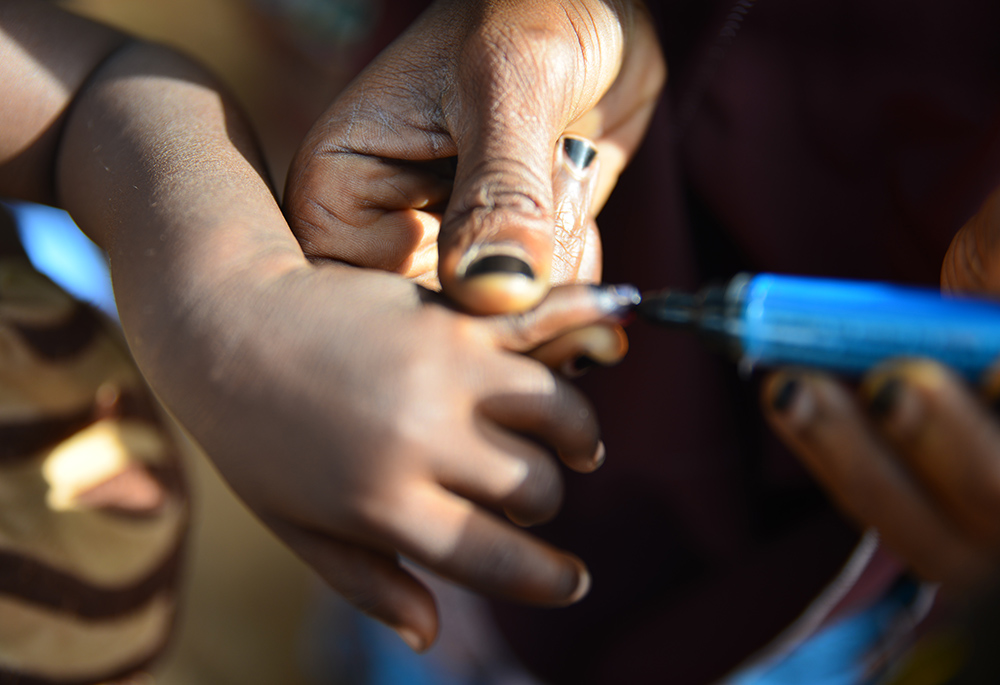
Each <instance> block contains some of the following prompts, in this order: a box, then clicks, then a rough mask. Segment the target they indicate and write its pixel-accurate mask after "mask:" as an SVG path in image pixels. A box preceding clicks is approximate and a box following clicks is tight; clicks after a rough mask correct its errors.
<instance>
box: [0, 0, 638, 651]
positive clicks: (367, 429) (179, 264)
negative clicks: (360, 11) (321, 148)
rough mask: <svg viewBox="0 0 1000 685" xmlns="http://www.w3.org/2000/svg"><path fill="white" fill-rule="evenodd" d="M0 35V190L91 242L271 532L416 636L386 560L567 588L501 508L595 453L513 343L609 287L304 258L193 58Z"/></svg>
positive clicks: (42, 24)
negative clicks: (52, 211) (519, 282)
mask: <svg viewBox="0 0 1000 685" xmlns="http://www.w3.org/2000/svg"><path fill="white" fill-rule="evenodd" d="M0 28H2V30H3V33H2V34H0V57H2V59H0V76H2V78H0V82H2V83H5V84H15V86H16V88H17V95H18V97H5V98H0V115H2V119H3V121H4V122H5V126H4V127H2V131H0V194H3V195H8V196H16V197H22V198H26V199H35V200H42V201H47V202H51V203H55V204H58V205H59V206H62V207H64V208H66V209H68V210H69V211H70V212H71V214H72V215H73V217H74V219H75V220H76V221H77V222H78V223H79V225H80V226H81V227H82V228H83V229H84V230H85V231H86V232H87V233H88V235H90V236H91V237H92V238H93V239H94V240H95V241H96V242H97V243H98V244H100V245H101V246H102V247H104V248H105V249H106V250H107V252H108V255H109V257H110V261H111V270H112V277H113V280H114V285H115V291H116V296H117V298H118V304H119V309H120V314H121V320H122V323H123V326H124V328H125V333H126V336H127V338H128V341H129V344H130V347H131V349H132V351H133V354H134V355H135V357H136V359H137V361H138V363H139V365H140V367H141V369H142V370H143V373H144V374H145V376H146V377H147V379H148V380H149V382H150V384H151V386H152V387H153V389H154V390H155V392H156V393H157V395H158V396H159V397H160V399H161V400H162V401H163V402H164V404H165V405H166V406H167V408H168V409H169V410H170V411H171V413H172V414H173V415H174V416H175V417H176V418H177V419H178V420H179V421H180V423H181V424H182V425H183V426H184V427H185V428H186V429H187V430H188V431H189V432H190V433H191V435H192V436H193V437H194V438H195V439H196V440H197V441H198V442H199V443H200V444H201V446H202V447H204V449H205V450H206V452H207V453H208V454H209V456H210V457H211V458H212V459H213V461H214V462H215V464H216V465H217V466H218V468H219V470H220V471H221V472H222V473H223V475H224V476H225V477H226V478H227V480H228V481H229V482H230V484H231V485H232V486H233V488H234V489H235V490H236V492H237V493H238V494H239V495H240V496H241V497H242V498H243V499H244V501H245V502H246V503H247V504H248V505H249V506H250V507H251V508H252V509H253V510H254V511H255V512H256V514H257V515H258V516H259V517H260V518H261V519H262V520H263V521H264V522H265V523H266V524H267V525H269V526H270V527H271V528H272V529H273V530H274V531H275V532H276V533H277V534H278V535H279V537H281V538H282V539H283V540H284V541H285V542H287V543H288V544H289V545H290V546H291V547H292V548H293V549H294V550H295V551H296V552H298V553H299V554H300V555H301V556H302V557H303V558H304V559H306V560H307V561H308V562H309V563H310V564H312V565H313V567H314V568H316V570H317V571H318V572H319V573H320V575H322V577H323V578H324V579H325V580H326V581H327V582H329V583H330V585H331V586H333V587H334V588H335V589H337V590H338V591H340V592H341V593H342V594H343V595H344V596H345V597H347V599H348V600H350V601H351V602H353V603H354V604H355V605H357V606H358V607H359V608H361V609H362V610H365V611H367V612H369V613H370V614H372V615H373V616H375V617H377V618H379V619H381V620H383V621H385V622H386V623H387V624H388V625H390V626H392V627H393V628H395V629H396V630H397V631H398V632H399V634H400V635H401V637H402V638H403V639H404V640H405V641H406V642H407V643H408V644H410V645H411V646H412V647H413V648H414V649H418V650H420V649H424V648H426V647H428V646H429V645H430V644H431V643H432V642H433V641H434V638H435V635H436V633H437V613H436V609H435V607H434V599H433V597H432V596H431V594H430V593H429V592H428V591H427V590H426V589H425V588H424V586H423V585H422V584H420V583H419V582H418V581H417V580H416V579H415V578H414V577H413V576H412V575H411V574H410V573H409V572H408V571H406V570H405V569H404V568H403V567H401V566H400V564H399V559H400V557H401V556H405V557H407V558H409V559H412V560H414V561H415V562H417V563H419V564H420V565H421V566H423V567H425V568H427V569H429V570H431V571H433V572H436V573H439V574H441V575H443V576H445V577H447V578H449V579H451V580H454V581H456V582H458V583H461V584H464V585H466V586H468V587H470V588H472V589H475V590H477V591H480V592H485V593H489V594H494V595H498V596H502V597H507V598H510V599H514V600H520V601H525V602H532V603H537V604H542V605H563V604H567V603H570V602H573V601H576V600H577V599H579V598H580V597H581V596H583V594H585V593H586V590H587V587H588V583H589V577H588V575H587V572H586V569H585V567H584V566H583V564H582V563H581V562H580V561H579V560H578V559H576V558H575V557H574V556H572V555H571V554H570V553H567V552H565V551H562V550H558V549H555V548H553V547H551V546H549V545H547V544H545V543H543V542H541V541H539V540H538V539H536V538H535V537H534V536H532V535H530V534H529V533H528V532H527V531H525V530H524V529H523V528H521V527H520V526H518V525H515V524H513V523H512V522H511V520H514V521H517V522H519V523H522V524H523V523H532V522H537V521H542V520H545V519H547V518H549V517H551V516H552V515H553V514H554V513H555V511H556V510H557V509H558V507H559V502H560V497H561V488H562V486H561V476H560V475H559V469H558V465H557V461H556V458H555V456H554V455H558V456H559V457H561V458H562V460H563V461H564V462H565V463H566V464H568V465H569V466H570V467H571V468H574V469H577V470H580V471H589V470H593V469H594V468H596V467H597V466H598V465H599V463H600V461H601V459H602V458H603V450H602V448H601V445H600V440H599V430H598V426H597V422H596V417H595V416H594V412H593V410H592V409H591V407H590V405H589V403H588V402H587V400H586V399H585V398H584V397H583V396H582V395H581V394H580V393H579V392H578V391H577V390H576V389H575V388H574V387H573V386H572V385H570V384H569V383H568V382H567V381H565V380H564V379H563V378H562V377H560V376H559V375H557V374H555V373H553V372H552V371H551V370H550V369H549V368H548V367H546V366H545V365H544V364H542V363H540V362H538V361H535V360H533V359H530V358H528V357H526V356H524V355H523V354H521V353H523V352H528V351H531V350H535V349H537V348H540V347H542V346H543V344H544V343H546V342H547V341H554V340H558V339H560V338H562V337H564V336H565V334H567V333H569V332H572V331H574V330H577V329H581V328H586V327H588V326H593V325H597V324H600V325H603V326H605V327H608V326H612V325H614V323H615V322H617V321H618V320H619V319H618V317H619V316H620V315H621V314H622V311H623V309H624V307H623V305H627V304H628V303H629V302H630V297H629V295H628V293H627V292H624V293H622V292H618V291H615V290H613V289H610V290H609V289H601V288H593V287H590V286H586V285H578V286H571V287H566V288H560V289H558V290H555V291H553V292H552V293H551V295H549V296H547V297H546V298H545V300H544V301H543V302H542V303H541V304H540V305H539V306H538V307H537V308H534V309H532V310H531V311H530V312H527V313H524V314H517V315H497V316H486V317H470V316H468V315H465V314H461V313H459V312H457V311H456V310H455V309H454V308H452V307H451V306H449V305H448V304H447V303H446V302H445V301H444V300H443V299H442V298H441V297H440V296H438V295H435V294H434V293H431V292H429V291H427V290H425V289H423V288H421V287H419V286H417V285H415V284H414V283H412V282H410V281H408V280H406V279H404V278H402V277H401V276H399V275H393V274H386V273H379V272H374V271H370V270H364V269H358V268H355V267H350V266H345V265H342V264H333V263H324V264H321V265H315V264H312V263H310V262H309V261H308V260H307V259H306V257H305V255H303V253H302V250H301V249H300V247H299V244H298V242H297V241H296V240H295V238H294V236H293V235H292V233H291V231H290V230H289V228H288V225H287V224H286V222H285V219H284V217H283V215H282V213H281V210H280V208H279V207H278V204H277V202H276V200H275V196H274V193H273V192H272V189H271V187H270V186H269V184H268V182H267V179H266V175H265V173H264V171H263V164H262V162H261V158H260V155H259V153H258V151H257V149H256V147H255V144H254V142H253V136H252V135H251V133H250V131H249V129H248V128H247V126H246V124H245V123H244V120H243V118H242V115H241V114H240V112H239V109H238V108H237V107H236V106H235V105H234V103H233V102H232V101H231V100H230V98H229V97H228V96H227V95H226V94H225V92H224V91H223V89H221V88H219V86H218V84H216V83H215V82H214V81H213V80H212V79H211V78H210V77H209V76H208V75H206V74H205V73H204V71H203V70H201V69H200V68H199V67H197V66H196V65H194V64H192V63H191V62H189V61H188V60H186V59H184V58H182V57H180V56H178V55H176V54H174V53H172V52H170V51H168V50H165V49H162V48H159V47H156V46H150V45H144V44H141V43H135V42H130V41H129V40H128V39H127V38H126V37H125V36H122V35H120V34H118V33H116V32H114V31H110V30H108V29H105V28H103V27H99V26H96V25H94V24H91V23H89V22H86V21H83V20H81V19H78V18H75V17H72V16H70V15H67V14H64V13H62V12H60V11H58V10H57V9H55V8H54V7H52V6H51V5H49V4H48V3H38V2H34V1H33V0H23V1H22V0H11V1H9V2H6V3H4V4H3V5H0ZM71 103H72V108H71V109H70V108H69V106H70V104H71ZM442 435H447V436H448V440H441V436H442ZM508 517H509V518H508Z"/></svg>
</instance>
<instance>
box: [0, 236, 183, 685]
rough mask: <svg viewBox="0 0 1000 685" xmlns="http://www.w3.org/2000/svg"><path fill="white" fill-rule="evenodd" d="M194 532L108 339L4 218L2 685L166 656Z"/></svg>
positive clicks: (155, 421) (151, 416) (80, 677)
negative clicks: (186, 547)
mask: <svg viewBox="0 0 1000 685" xmlns="http://www.w3.org/2000/svg"><path fill="white" fill-rule="evenodd" d="M187 519H188V505H187V495H186V491H185V487H184V483H183V480H182V477H181V471H180V464H179V461H178V450H177V448H176V446H175V443H174V442H173V440H172V438H171V436H170V434H169V433H168V431H167V430H166V428H165V424H164V423H163V422H162V420H161V418H160V415H159V414H158V410H157V407H156V405H155V404H154V402H153V400H152V398H151V396H150V394H149V393H148V391H147V390H146V388H145V386H144V384H143V381H142V379H141V376H140V375H139V373H138V371H137V370H136V368H135V366H134V365H133V363H132V361H131V358H130V357H129V354H128V352H127V351H126V347H125V345H124V341H123V340H121V338H120V335H119V333H118V331H117V329H116V328H114V327H113V326H112V325H110V324H108V323H107V322H105V320H104V319H103V318H102V317H101V316H100V315H99V314H97V313H96V312H95V311H94V310H92V309H90V308H89V307H86V306H84V305H81V304H80V303H79V302H77V301H75V300H74V299H73V298H71V297H70V296H69V295H67V294H66V293H65V292H63V291H62V290H61V289H60V288H59V287H58V286H56V285H55V284H54V283H52V282H51V281H50V280H48V279H47V278H46V277H44V276H42V275H41V274H39V273H38V272H37V271H35V270H34V269H33V268H32V266H31V264H30V262H29V261H28V259H27V257H26V255H25V254H24V252H23V251H22V250H21V247H20V245H19V243H18V242H17V239H16V233H15V232H14V229H13V226H12V225H11V224H10V222H9V221H8V220H7V219H6V217H5V216H0V683H17V684H18V685H48V684H50V683H51V684H69V683H73V684H78V685H85V684H90V683H103V682H108V681H111V680H115V679H120V678H126V677H128V676H130V675H132V674H134V673H136V672H137V671H138V670H139V669H141V668H142V667H143V666H144V665H145V664H147V663H148V662H149V661H150V660H151V659H152V658H153V657H154V656H155V655H156V654H157V653H158V652H160V651H161V650H162V648H163V646H164V644H165V642H166V640H167V637H168V633H169V631H170V628H171V625H172V622H173V617H174V612H175V606H176V601H177V596H176V595H177V577H178V572H179V568H180V562H181V553H182V543H183V539H184V531H185V529H186V524H187Z"/></svg>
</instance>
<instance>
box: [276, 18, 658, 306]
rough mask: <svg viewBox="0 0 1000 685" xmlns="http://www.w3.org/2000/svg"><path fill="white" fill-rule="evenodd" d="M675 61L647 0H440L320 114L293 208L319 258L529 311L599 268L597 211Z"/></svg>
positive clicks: (595, 276)
mask: <svg viewBox="0 0 1000 685" xmlns="http://www.w3.org/2000/svg"><path fill="white" fill-rule="evenodd" d="M665 73H666V70H665V64H664V61H663V57H662V54H661V53H660V50H659V46H658V43H657V40H656V37H655V34H654V32H653V29H652V27H651V25H650V22H649V21H648V18H647V17H646V15H645V13H644V10H643V8H642V7H641V6H639V5H638V4H637V3H636V2H635V1H634V0H530V1H529V2H519V3H500V2H495V1H490V0H476V1H469V0H439V1H438V2H436V3H435V4H434V5H433V6H432V7H431V8H430V9H429V10H428V11H427V12H426V13H425V14H424V15H422V16H421V18H420V19H418V20H417V22H415V24H414V25H413V26H412V27H411V28H410V29H409V30H408V31H407V32H406V33H405V34H404V35H403V36H402V37H400V38H399V39H398V40H397V41H396V42H395V43H394V44H393V45H392V46H390V47H389V48H388V49H387V50H386V51H385V52H383V54H382V55H380V56H379V58H378V59H377V60H375V61H374V62H373V63H372V64H371V65H370V66H369V68H368V69H366V70H365V71H364V72H363V73H362V74H361V75H360V76H359V77H358V78H357V79H356V80H355V82H354V83H353V84H352V85H351V86H349V87H348V89H347V90H346V91H345V93H344V94H343V95H342V96H341V97H340V98H339V99H338V100H337V101H336V102H335V103H334V104H333V106H332V107H331V108H330V109H329V110H328V111H327V112H326V114H325V115H324V116H323V117H322V118H321V119H320V121H319V122H317V124H316V125H315V126H314V128H313V130H312V132H311V133H310V134H309V136H308V137H307V139H306V140H305V142H304V144H303V146H302V148H301V149H300V151H299V154H298V155H297V157H296V159H295V161H294V163H293V165H292V169H291V171H290V174H289V177H288V178H289V180H288V184H287V189H286V196H285V210H286V215H287V217H288V219H289V222H290V224H291V226H292V227H293V230H294V231H295V233H296V235H297V237H298V239H299V241H300V243H301V245H302V247H303V249H304V251H305V252H306V254H307V255H308V256H310V257H312V258H327V259H335V260H339V261H343V262H347V263H350V264H354V265H357V266H365V267H374V268H379V269H384V270H390V271H395V272H397V273H400V274H404V275H406V276H408V277H411V278H416V279H417V280H418V281H419V282H420V283H422V284H424V285H427V286H428V287H431V288H437V287H438V283H440V287H441V288H442V289H443V290H444V292H445V294H446V295H448V296H449V298H451V299H452V301H454V302H457V303H459V304H460V305H461V306H462V307H463V308H465V309H466V310H467V311H470V312H475V313H499V312H510V311H523V310H527V309H529V308H530V307H532V306H534V305H535V304H536V303H537V302H538V301H540V300H541V299H542V298H543V297H544V295H545V293H546V292H547V291H548V288H549V286H550V283H566V282H571V281H577V280H580V281H588V282H596V281H598V280H599V279H600V243H599V237H598V233H597V230H596V225H595V223H594V220H593V217H594V216H595V215H596V213H597V211H598V210H599V209H600V207H601V206H602V205H603V203H604V201H605V200H606V198H607V196H608V194H609V193H610V192H611V189H612V188H613V186H614V184H615V182H616V180H617V177H618V174H619V173H620V172H621V170H622V168H623V167H624V165H625V163H626V162H627V160H628V158H629V156H630V155H631V154H632V152H633V151H634V149H635V148H636V146H637V145H638V143H639V140H640V138H641V137H642V135H643V133H644V131H645V128H646V126H647V124H648V121H649V118H650V116H651V114H652V110H653V107H654V105H655V102H656V97H657V95H658V93H659V90H660V88H661V87H662V84H663V81H664V78H665ZM566 134H569V135H568V136H567V135H566ZM581 136H582V137H583V138H581ZM588 138H589V139H593V141H594V145H595V146H596V156H595V155H594V150H593V148H591V146H590V145H589V143H588V142H587V140H586V139H588ZM456 157H457V166H455V159H454V158H456Z"/></svg>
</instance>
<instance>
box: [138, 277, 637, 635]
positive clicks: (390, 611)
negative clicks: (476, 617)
mask: <svg viewBox="0 0 1000 685" xmlns="http://www.w3.org/2000/svg"><path fill="white" fill-rule="evenodd" d="M633 295H634V291H632V290H630V289H624V290H615V289H608V288H601V289H598V288H594V287H591V286H582V285H581V286H567V287H565V288H557V289H556V290H554V291H553V292H552V293H551V295H550V296H549V297H548V298H547V299H546V300H545V301H544V302H543V303H542V304H541V305H540V306H539V307H538V308H537V309H536V310H533V311H531V312H528V313H525V314H520V315H512V316H496V317H469V316H466V315H463V314H458V313H456V312H454V311H453V310H451V309H450V308H448V307H447V306H443V305H442V304H440V303H439V302H438V301H437V300H438V297H439V296H437V295H434V294H431V293H428V292H427V291H424V290H423V289H421V288H419V287H418V286H415V285H412V284H411V283H409V282H407V281H405V280H403V279H401V278H400V277H398V276H396V275H390V274H381V273H377V272H371V271H364V270H359V269H355V268H351V267H339V266H326V267H320V268H315V267H303V268H300V269H296V270H294V271H291V272H289V273H287V274H285V275H283V276H281V277H280V278H276V279H268V283H267V284H266V287H265V286H263V285H257V286H255V285H250V286H249V287H248V288H246V289H243V288H241V289H239V294H238V295H235V296H234V297H232V299H231V300H230V301H229V302H228V303H227V304H226V308H227V310H228V311H230V312H232V314H231V315H230V317H231V320H232V327H231V328H230V330H229V332H227V333H223V332H221V331H217V332H216V333H215V334H213V336H212V338H213V339H212V344H211V345H210V346H209V348H210V349H208V350H203V353H202V355H201V356H200V357H194V358H192V354H196V353H191V352H188V353H186V354H182V355H179V356H178V361H179V362H181V363H180V365H179V366H178V368H176V369H174V371H173V372H172V374H171V376H172V377H169V378H168V377H166V376H164V375H160V376H158V377H156V378H154V385H155V387H157V388H158V389H159V390H160V391H161V392H163V393H166V395H167V400H168V403H169V405H170V406H171V409H172V411H173V412H174V413H176V414H177V416H178V417H179V418H180V420H181V422H182V423H183V424H184V425H185V426H187V428H188V429H189V430H190V431H191V432H192V433H193V434H194V436H195V437H196V438H197V439H198V441H199V442H200V443H201V444H202V445H203V446H204V448H205V449H206V451H207V452H208V453H209V454H211V455H212V457H213V460H214V462H215V463H216V464H217V466H218V467H219V469H220V471H221V472H222V473H223V475H224V476H225V477H226V479H227V480H228V481H229V482H230V483H231V484H232V486H233V488H234V489H235V490H236V492H237V493H238V494H239V495H240V496H241V498H242V499H243V500H244V501H245V502H247V504H248V505H249V506H250V507H251V508H252V509H253V510H254V511H255V512H256V513H257V514H258V515H259V516H260V517H261V519H262V520H263V521H264V522H265V523H266V524H267V525H268V526H269V527H271V529H272V530H274V531H275V532H276V533H277V534H278V535H279V536H280V537H281V538H282V539H283V540H285V542H287V543H288V544H289V545H290V546H291V547H292V548H293V549H295V550H296V551H297V552H298V553H299V554H300V555H301V556H302V557H303V558H304V559H306V560H307V561H308V562H309V563H310V564H311V565H312V566H313V567H314V568H315V569H317V570H318V571H319V573H320V574H321V575H322V576H323V577H324V578H325V579H326V581H327V582H329V584H330V585H331V586H332V587H333V588H335V589H336V590H338V591H339V592H340V593H342V594H343V595H344V596H345V597H346V598H347V599H348V600H349V601H350V602H352V603H353V604H355V605H356V606H357V607H359V608H360V609H362V610H363V611H365V612H367V613H369V614H371V615H372V616H374V617H376V618H378V619H381V620H382V621H384V622H386V623H387V624H389V625H390V626H392V627H394V628H395V629H396V630H397V631H398V632H399V633H400V635H401V636H402V637H403V639H405V640H406V641H407V642H408V643H409V644H410V645H411V646H413V647H414V648H416V649H422V648H425V647H427V646H429V645H430V644H431V642H432V641H433V640H434V637H435V634H436V632H437V615H436V611H435V607H434V600H433V598H432V596H431V595H430V593H429V592H428V591H427V590H426V589H425V588H424V587H423V586H422V585H421V584H420V583H419V582H418V581H417V580H415V578H414V577H413V576H412V575H411V574H410V573H409V572H408V571H407V570H406V569H405V568H403V567H401V566H400V564H399V559H400V557H405V558H407V559H410V560H412V561H413V562H415V563H416V564H418V565H420V566H422V567H424V568H426V569H428V570H430V571H432V572H435V573H438V574H440V575H442V576H444V577H446V578H449V579H451V580H453V581H455V582H458V583H461V584H463V585H465V586H467V587H469V588H472V589H474V590H477V591H480V592H484V593H488V594H491V595H496V596H501V597H507V598H510V599H514V600H519V601H524V602H531V603H536V604H542V605H562V604H569V603H571V602H574V601H576V600H578V599H580V598H581V597H582V596H583V595H584V593H585V592H586V590H587V586H588V576H587V572H586V569H585V567H584V565H583V564H582V563H581V562H580V561H579V560H578V559H576V558H575V557H573V556H572V555H570V554H568V553H566V552H563V551H561V550H557V549H554V548H552V547H551V546H549V545H547V544H545V543H543V542H541V541H539V540H537V539H536V538H534V537H533V536H531V535H530V534H528V533H527V532H526V531H524V530H523V529H521V528H519V527H518V526H516V525H513V524H512V523H511V521H513V522H516V523H518V524H532V523H537V522H541V521H545V520H547V519H549V518H550V517H552V516H553V515H554V514H555V513H556V511H557V510H558V508H559V506H560V500H561V492H562V485H561V475H560V472H559V468H558V465H557V463H556V458H555V456H556V455H558V457H559V458H561V459H562V460H563V461H564V462H565V463H566V464H567V465H569V466H570V467H571V468H573V469H575V470H578V471H591V470H593V469H595V468H597V467H598V466H599V464H600V462H601V460H602V458H603V448H602V446H601V443H600V440H599V434H598V426H597V421H596V416H595V414H594V411H593V410H592V408H591V406H590V404H589V403H588V402H587V400H586V399H585V398H584V397H583V395H582V394H580V393H579V392H578V391H577V390H576V389H575V388H574V387H573V386H572V385H570V384H569V383H568V382H566V381H565V380H563V379H561V377H560V376H558V375H556V374H554V373H552V372H551V371H550V370H549V369H548V368H546V367H545V366H544V365H542V364H541V363H539V362H537V361H534V360H532V359H530V358H528V357H525V356H523V355H521V354H515V353H520V352H527V351H529V350H531V349H533V348H535V347H536V346H538V345H539V344H541V343H542V342H544V341H546V340H548V339H550V338H553V337H556V336H558V335H559V334H561V333H563V332H565V331H568V330H571V329H574V328H577V327H580V326H583V325H587V324H591V323H595V322H609V321H612V320H614V319H615V318H616V315H618V314H620V313H621V312H622V311H623V309H627V307H628V305H630V304H631V302H632V298H633ZM222 316H225V315H219V316H218V317H216V316H213V317H211V318H213V319H214V320H215V321H216V322H218V320H219V318H221V317H222ZM147 351H148V350H147ZM218 351H224V352H223V353H222V354H221V356H219V357H218V359H216V360H215V361H212V359H213V358H214V355H216V354H218ZM206 353H207V354H206ZM167 354H168V355H169V354H170V353H169V352H168V353H167ZM153 355H154V356H155V355H156V353H153ZM144 356H145V355H144ZM157 368H159V369H161V370H162V368H163V367H162V363H161V364H158V365H157ZM201 368H210V369H212V371H210V372H209V374H208V375H209V376H210V379H209V380H210V383H209V385H210V390H206V389H205V387H204V385H205V377H204V374H203V373H200V372H199V369H201ZM209 408H210V410H209ZM505 517H506V518H507V519H509V520H505Z"/></svg>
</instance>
